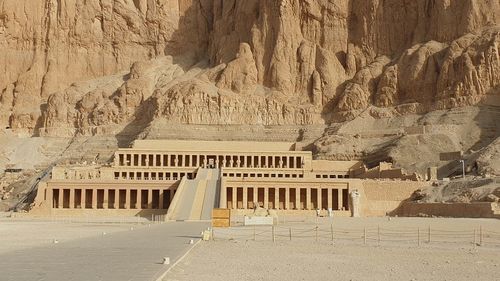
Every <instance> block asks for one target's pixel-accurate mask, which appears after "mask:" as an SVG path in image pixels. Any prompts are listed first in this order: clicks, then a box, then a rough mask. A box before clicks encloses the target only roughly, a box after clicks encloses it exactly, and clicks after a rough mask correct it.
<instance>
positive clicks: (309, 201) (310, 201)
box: [306, 188, 312, 210]
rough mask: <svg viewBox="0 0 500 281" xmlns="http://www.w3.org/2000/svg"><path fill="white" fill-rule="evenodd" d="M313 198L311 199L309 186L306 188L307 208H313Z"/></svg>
mask: <svg viewBox="0 0 500 281" xmlns="http://www.w3.org/2000/svg"><path fill="white" fill-rule="evenodd" d="M311 203H312V200H311V189H310V188H308V189H306V210H311V209H312V206H311V205H312V204H311Z"/></svg>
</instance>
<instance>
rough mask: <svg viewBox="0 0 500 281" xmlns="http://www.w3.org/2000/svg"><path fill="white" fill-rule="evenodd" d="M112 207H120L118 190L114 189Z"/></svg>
mask: <svg viewBox="0 0 500 281" xmlns="http://www.w3.org/2000/svg"><path fill="white" fill-rule="evenodd" d="M113 209H120V190H119V189H115V201H114V202H113Z"/></svg>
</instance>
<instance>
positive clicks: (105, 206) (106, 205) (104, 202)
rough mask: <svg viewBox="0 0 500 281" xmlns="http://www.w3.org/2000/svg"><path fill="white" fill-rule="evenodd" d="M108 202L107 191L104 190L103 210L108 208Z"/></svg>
mask: <svg viewBox="0 0 500 281" xmlns="http://www.w3.org/2000/svg"><path fill="white" fill-rule="evenodd" d="M108 202H109V189H104V201H103V202H102V207H103V208H104V209H107V208H108Z"/></svg>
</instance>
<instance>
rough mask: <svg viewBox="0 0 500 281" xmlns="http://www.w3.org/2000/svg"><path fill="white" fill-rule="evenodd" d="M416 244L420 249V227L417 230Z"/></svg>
mask: <svg viewBox="0 0 500 281" xmlns="http://www.w3.org/2000/svg"><path fill="white" fill-rule="evenodd" d="M417 244H418V246H419V247H420V227H419V228H417Z"/></svg>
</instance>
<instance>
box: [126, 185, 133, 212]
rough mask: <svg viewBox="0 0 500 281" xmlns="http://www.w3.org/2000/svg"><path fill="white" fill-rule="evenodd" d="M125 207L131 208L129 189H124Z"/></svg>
mask: <svg viewBox="0 0 500 281" xmlns="http://www.w3.org/2000/svg"><path fill="white" fill-rule="evenodd" d="M125 209H132V206H130V189H125Z"/></svg>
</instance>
